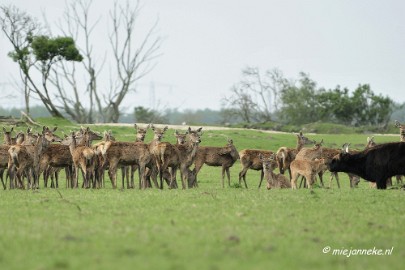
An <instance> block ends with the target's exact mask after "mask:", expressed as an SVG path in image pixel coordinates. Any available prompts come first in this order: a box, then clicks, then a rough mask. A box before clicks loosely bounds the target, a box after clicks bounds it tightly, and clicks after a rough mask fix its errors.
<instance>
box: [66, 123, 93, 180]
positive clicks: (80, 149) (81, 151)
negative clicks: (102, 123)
mask: <svg viewBox="0 0 405 270" xmlns="http://www.w3.org/2000/svg"><path fill="white" fill-rule="evenodd" d="M88 131H89V129H88V128H87V129H86V130H85V131H84V133H83V141H82V142H83V144H82V145H79V144H78V143H77V141H76V140H77V135H76V133H75V132H71V134H70V135H69V136H67V137H65V139H64V140H63V142H62V144H64V145H68V146H69V151H70V154H71V156H72V161H73V166H74V169H75V170H74V182H73V187H74V188H77V187H78V182H79V169H81V170H82V172H83V174H84V180H83V186H84V187H85V188H89V187H90V182H91V181H92V178H93V177H94V169H95V168H94V160H95V152H94V150H93V149H92V148H91V147H89V146H87V145H88V144H89V143H88V138H89V136H90V135H89V133H88ZM93 185H94V183H93Z"/></svg>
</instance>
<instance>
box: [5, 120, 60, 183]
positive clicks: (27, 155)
mask: <svg viewBox="0 0 405 270" xmlns="http://www.w3.org/2000/svg"><path fill="white" fill-rule="evenodd" d="M49 132H50V131H49V129H46V128H45V127H44V128H43V131H42V134H41V135H39V136H38V139H37V142H36V144H35V145H14V146H11V147H10V148H9V150H8V153H9V162H8V170H9V172H11V171H13V168H15V169H16V171H15V175H16V177H17V181H18V186H19V187H21V188H24V182H23V173H24V172H27V175H28V176H29V177H30V176H31V177H32V180H31V181H30V178H29V186H30V187H31V188H32V189H34V188H39V159H40V157H41V155H42V153H43V152H44V150H45V149H46V148H47V147H48V146H49V143H50V141H51V140H52V138H53V137H52V136H51V135H50V133H49ZM29 170H30V172H29ZM10 175H11V174H10ZM11 178H13V177H11Z"/></svg>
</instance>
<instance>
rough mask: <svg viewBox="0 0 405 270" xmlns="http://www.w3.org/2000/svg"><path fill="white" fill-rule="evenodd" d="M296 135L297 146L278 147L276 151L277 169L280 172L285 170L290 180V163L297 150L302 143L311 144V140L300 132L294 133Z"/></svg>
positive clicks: (300, 147)
mask: <svg viewBox="0 0 405 270" xmlns="http://www.w3.org/2000/svg"><path fill="white" fill-rule="evenodd" d="M296 136H297V146H296V147H295V148H288V147H285V146H283V147H280V148H279V149H278V150H277V152H276V161H277V166H278V169H279V170H280V173H281V174H284V172H285V171H286V170H287V171H288V174H289V176H290V180H291V170H290V164H291V162H292V161H293V160H294V159H295V156H296V155H297V154H298V152H299V151H300V150H301V149H302V148H303V147H304V145H307V144H312V143H313V141H312V140H309V139H308V138H307V137H305V136H304V135H303V134H302V132H300V133H299V134H296Z"/></svg>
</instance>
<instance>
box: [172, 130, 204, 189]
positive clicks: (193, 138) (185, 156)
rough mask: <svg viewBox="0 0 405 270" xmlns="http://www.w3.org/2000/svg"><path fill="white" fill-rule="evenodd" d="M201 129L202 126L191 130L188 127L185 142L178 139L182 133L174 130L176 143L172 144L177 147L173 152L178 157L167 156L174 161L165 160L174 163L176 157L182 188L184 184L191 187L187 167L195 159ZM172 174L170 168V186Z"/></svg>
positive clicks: (184, 186)
mask: <svg viewBox="0 0 405 270" xmlns="http://www.w3.org/2000/svg"><path fill="white" fill-rule="evenodd" d="M201 130H202V128H199V129H197V130H191V128H190V127H189V128H188V131H187V132H186V133H185V134H186V135H188V140H186V141H185V142H182V141H181V139H179V138H182V135H181V134H179V133H178V132H176V138H177V144H176V145H174V147H176V148H177V151H175V153H176V154H177V155H178V158H176V157H174V156H168V158H170V159H173V161H174V162H167V163H168V164H171V163H173V164H174V163H175V162H176V159H177V161H178V164H179V167H180V175H181V180H182V187H183V189H185V188H186V184H187V186H188V187H189V188H190V187H193V185H192V182H191V181H193V179H189V174H190V173H189V171H190V170H189V168H190V166H191V165H192V164H193V163H194V161H195V159H196V155H197V150H198V147H199V144H200V142H201V139H200V136H201V135H202V133H201ZM179 140H180V142H179ZM171 168H172V167H171ZM173 174H174V172H173V169H172V171H171V181H170V187H172V186H173V179H175V177H173ZM174 176H175V175H174Z"/></svg>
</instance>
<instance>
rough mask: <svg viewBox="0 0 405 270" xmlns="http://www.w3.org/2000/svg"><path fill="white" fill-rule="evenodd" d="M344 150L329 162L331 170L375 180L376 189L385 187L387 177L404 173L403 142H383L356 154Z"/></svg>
mask: <svg viewBox="0 0 405 270" xmlns="http://www.w3.org/2000/svg"><path fill="white" fill-rule="evenodd" d="M344 148H345V149H344V151H342V153H340V154H339V155H337V156H335V157H334V158H333V159H332V160H331V161H330V162H329V164H328V165H329V170H330V171H331V172H347V173H353V174H356V175H358V176H360V177H362V178H364V179H366V180H367V181H370V182H376V183H377V188H378V189H386V188H387V179H388V178H389V177H391V176H394V175H399V174H405V142H393V143H385V144H379V145H377V146H374V147H373V148H369V149H365V150H363V151H361V152H359V153H356V154H349V153H348V145H346V147H344Z"/></svg>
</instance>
